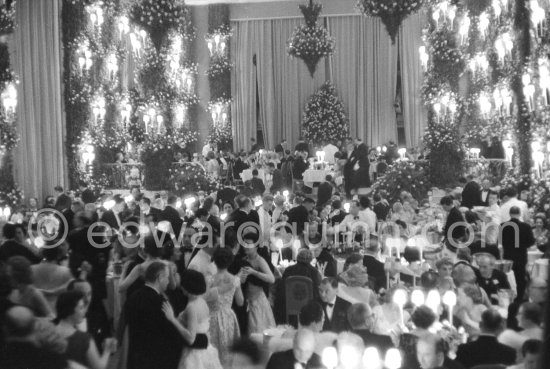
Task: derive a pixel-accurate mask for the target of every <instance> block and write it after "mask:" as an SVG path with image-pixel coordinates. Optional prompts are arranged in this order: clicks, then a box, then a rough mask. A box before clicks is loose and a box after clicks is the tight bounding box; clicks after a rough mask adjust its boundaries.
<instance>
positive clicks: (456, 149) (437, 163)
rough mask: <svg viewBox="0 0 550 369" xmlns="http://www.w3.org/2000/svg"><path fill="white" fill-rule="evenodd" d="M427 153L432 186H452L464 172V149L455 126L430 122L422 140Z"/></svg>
mask: <svg viewBox="0 0 550 369" xmlns="http://www.w3.org/2000/svg"><path fill="white" fill-rule="evenodd" d="M423 142H424V146H425V147H426V149H427V150H428V151H429V163H430V179H431V182H432V184H433V185H435V186H438V187H441V188H443V187H447V186H449V185H454V184H455V181H456V180H457V179H458V177H459V176H461V175H462V172H463V170H464V158H465V153H466V150H465V147H464V144H463V142H462V140H461V137H460V132H459V127H458V125H456V124H453V123H449V122H443V123H434V122H433V120H432V121H430V123H429V124H428V127H427V128H426V133H425V134H424V138H423Z"/></svg>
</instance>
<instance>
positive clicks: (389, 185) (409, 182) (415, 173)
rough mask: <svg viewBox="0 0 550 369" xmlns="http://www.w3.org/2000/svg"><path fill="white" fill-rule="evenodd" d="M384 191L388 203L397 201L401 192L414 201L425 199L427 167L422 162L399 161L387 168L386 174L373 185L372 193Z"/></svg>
mask: <svg viewBox="0 0 550 369" xmlns="http://www.w3.org/2000/svg"><path fill="white" fill-rule="evenodd" d="M382 190H384V191H385V192H386V193H387V195H388V197H387V199H388V201H390V203H391V204H393V203H394V202H396V201H399V199H400V195H401V192H402V191H407V192H409V193H411V194H412V195H413V197H414V198H415V199H425V198H427V197H428V191H429V190H430V179H429V165H428V163H426V162H424V161H408V160H400V161H397V162H395V163H394V164H393V165H392V166H391V167H389V168H388V170H387V172H386V174H385V175H384V176H383V177H381V178H380V179H379V180H377V181H376V182H375V183H374V185H373V191H375V192H379V191H382Z"/></svg>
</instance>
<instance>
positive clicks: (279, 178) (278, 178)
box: [267, 163, 284, 195]
mask: <svg viewBox="0 0 550 369" xmlns="http://www.w3.org/2000/svg"><path fill="white" fill-rule="evenodd" d="M267 173H269V174H271V188H270V189H269V192H271V193H272V194H273V195H275V194H276V193H277V192H282V191H283V187H284V179H283V172H281V170H280V169H277V168H275V164H274V163H267Z"/></svg>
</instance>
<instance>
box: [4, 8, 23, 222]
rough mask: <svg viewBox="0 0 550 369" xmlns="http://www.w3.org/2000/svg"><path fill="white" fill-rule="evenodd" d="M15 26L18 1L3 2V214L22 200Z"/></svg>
mask: <svg viewBox="0 0 550 369" xmlns="http://www.w3.org/2000/svg"><path fill="white" fill-rule="evenodd" d="M14 27H15V1H13V2H10V3H9V4H8V3H5V2H4V3H3V4H2V5H0V103H1V105H0V212H2V211H4V209H10V210H9V211H11V210H14V208H16V207H17V206H19V205H20V203H21V200H22V199H23V194H22V192H21V190H20V189H19V188H18V186H17V184H16V183H15V179H14V177H13V149H14V148H15V147H16V146H17V144H18V143H19V140H20V136H19V132H18V130H17V89H16V84H17V83H18V81H17V79H16V76H15V74H14V72H13V70H12V68H11V64H10V54H9V47H8V44H7V41H8V38H9V36H10V35H11V34H12V33H13V30H14ZM0 216H2V214H0Z"/></svg>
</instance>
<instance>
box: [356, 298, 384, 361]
mask: <svg viewBox="0 0 550 369" xmlns="http://www.w3.org/2000/svg"><path fill="white" fill-rule="evenodd" d="M348 322H349V325H350V327H351V332H352V333H355V334H356V335H358V336H359V337H361V338H362V339H363V342H364V343H365V347H371V346H372V347H375V348H376V349H378V351H379V352H380V353H381V354H382V355H385V354H386V351H388V350H389V349H390V348H392V347H393V342H392V340H391V338H390V336H384V335H381V334H375V333H373V330H374V323H375V316H374V313H373V311H372V309H371V307H370V306H369V305H367V304H365V303H358V304H353V305H351V307H350V308H349V309H348Z"/></svg>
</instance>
